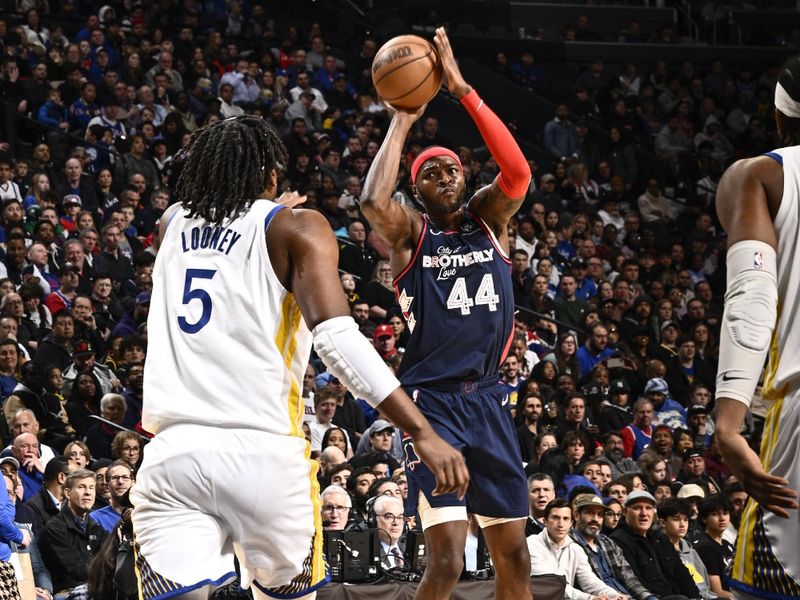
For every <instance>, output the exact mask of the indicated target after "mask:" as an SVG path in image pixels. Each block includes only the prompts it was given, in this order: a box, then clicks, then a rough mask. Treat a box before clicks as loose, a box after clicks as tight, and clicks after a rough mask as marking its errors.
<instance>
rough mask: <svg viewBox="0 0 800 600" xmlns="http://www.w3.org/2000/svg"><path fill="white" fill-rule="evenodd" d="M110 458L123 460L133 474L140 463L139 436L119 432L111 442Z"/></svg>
mask: <svg viewBox="0 0 800 600" xmlns="http://www.w3.org/2000/svg"><path fill="white" fill-rule="evenodd" d="M87 451H88V448H87ZM111 458H113V459H115V460H124V461H125V462H126V463H128V464H129V465H130V467H131V468H132V469H133V470H134V472H135V471H136V469H138V468H139V463H140V462H141V461H142V442H141V437H140V436H139V434H137V433H134V432H133V431H120V432H119V433H118V434H117V435H116V436H114V441H113V442H111Z"/></svg>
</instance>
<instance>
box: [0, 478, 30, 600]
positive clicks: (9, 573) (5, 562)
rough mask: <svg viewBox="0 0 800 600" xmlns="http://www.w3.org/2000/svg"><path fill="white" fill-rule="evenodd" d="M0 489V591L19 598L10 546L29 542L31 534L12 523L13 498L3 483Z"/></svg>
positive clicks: (22, 545) (8, 596) (23, 545)
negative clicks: (0, 489) (11, 543)
mask: <svg viewBox="0 0 800 600" xmlns="http://www.w3.org/2000/svg"><path fill="white" fill-rule="evenodd" d="M2 488H3V490H2V491H0V593H2V594H3V595H5V596H6V597H7V598H19V597H20V596H19V589H18V587H17V577H16V575H15V573H14V566H13V565H12V564H11V562H10V559H11V548H10V547H9V543H10V542H13V543H15V544H17V545H19V546H21V547H23V548H24V547H26V546H27V545H28V544H30V543H31V534H30V532H29V531H28V530H27V529H25V528H20V527H17V526H16V524H15V523H14V498H13V496H12V495H10V494H9V493H8V489H7V488H6V486H5V485H3V486H2Z"/></svg>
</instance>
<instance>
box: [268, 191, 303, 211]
mask: <svg viewBox="0 0 800 600" xmlns="http://www.w3.org/2000/svg"><path fill="white" fill-rule="evenodd" d="M305 201H306V197H305V195H303V196H301V195H300V194H298V193H297V192H294V191H292V190H286V191H285V192H283V193H282V194H281V195H280V196H279V197H278V198H276V199H275V202H277V203H278V204H283V205H284V206H288V207H289V208H294V207H295V206H299V205H300V204H303V203H304V202H305Z"/></svg>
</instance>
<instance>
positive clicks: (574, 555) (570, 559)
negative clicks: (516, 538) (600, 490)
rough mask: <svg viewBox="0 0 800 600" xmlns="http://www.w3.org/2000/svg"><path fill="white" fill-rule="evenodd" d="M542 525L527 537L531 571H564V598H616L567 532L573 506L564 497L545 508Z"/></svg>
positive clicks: (543, 572) (547, 572)
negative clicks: (540, 530)
mask: <svg viewBox="0 0 800 600" xmlns="http://www.w3.org/2000/svg"><path fill="white" fill-rule="evenodd" d="M544 525H545V529H544V531H542V532H541V533H538V534H536V535H532V536H529V537H528V550H529V551H530V555H531V575H552V574H555V575H563V576H564V577H566V579H567V588H566V591H565V594H564V598H568V599H570V600H592V599H593V598H594V597H595V596H605V597H607V598H619V597H620V593H619V592H618V591H617V590H615V589H614V588H612V587H610V586H608V585H606V584H605V583H604V582H603V580H602V579H600V578H599V577H597V575H595V573H594V571H592V567H591V566H590V565H589V559H588V558H587V556H586V553H585V552H584V551H583V549H582V548H581V547H580V546H579V545H578V544H576V543H575V542H574V541H573V540H572V538H571V537H570V536H569V531H570V527H571V526H572V509H570V507H569V503H568V502H567V501H566V500H564V499H563V498H556V499H555V500H552V501H551V502H550V503H549V504H548V505H547V508H545V513H544Z"/></svg>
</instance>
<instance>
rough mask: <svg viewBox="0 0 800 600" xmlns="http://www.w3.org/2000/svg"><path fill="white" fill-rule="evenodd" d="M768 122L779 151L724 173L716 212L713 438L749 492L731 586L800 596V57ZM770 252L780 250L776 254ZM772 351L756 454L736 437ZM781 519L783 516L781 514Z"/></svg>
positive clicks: (788, 70)
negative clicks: (721, 269) (718, 323)
mask: <svg viewBox="0 0 800 600" xmlns="http://www.w3.org/2000/svg"><path fill="white" fill-rule="evenodd" d="M775 108H776V110H775V120H776V122H777V126H778V131H779V132H780V134H781V136H782V137H783V141H784V144H786V147H785V148H781V149H778V150H775V151H774V152H768V153H767V154H766V155H765V156H759V157H756V158H751V159H747V160H740V161H738V162H737V163H736V164H734V165H733V166H732V167H731V168H730V169H728V171H726V173H725V175H724V176H723V178H722V180H721V181H720V185H719V189H718V191H717V211H718V213H719V218H720V221H721V223H722V226H723V227H724V228H725V230H726V231H727V232H728V257H727V265H728V275H727V279H728V290H727V293H726V295H725V313H724V316H723V323H722V335H721V337H720V356H719V375H718V376H717V390H716V397H717V416H716V419H715V420H716V440H717V444H718V446H719V449H720V452H721V453H722V456H723V457H724V459H725V462H726V463H727V464H728V465H730V467H731V469H732V470H733V472H734V474H735V475H736V477H737V478H738V479H739V480H740V481H741V482H742V484H743V485H744V487H745V489H746V490H747V491H748V493H749V494H750V495H751V497H752V498H751V500H750V502H749V503H748V505H747V507H746V508H745V510H744V513H743V514H742V521H741V525H740V526H739V536H738V539H737V544H736V558H735V560H734V564H733V572H732V578H733V581H732V582H731V588H732V590H733V592H734V596H735V597H737V598H748V597H754V596H756V597H761V598H797V597H800V551H799V550H798V544H799V543H800V518H798V514H797V507H798V505H797V490H798V489H800V448H799V447H798V436H797V432H798V430H800V361H798V358H797V351H798V348H800V328H798V324H800V314H799V313H800V266H798V265H800V249H799V247H798V243H800V219H798V214H800V58H798V57H795V58H793V59H792V60H791V61H789V63H787V65H786V66H785V67H784V68H783V70H782V71H781V72H780V74H779V76H778V85H777V87H776V89H775ZM776 250H777V252H776ZM768 351H769V364H768V365H767V371H766V374H765V376H764V384H763V389H762V394H763V396H764V397H765V398H769V399H773V400H775V401H776V402H775V404H774V405H773V406H772V408H771V409H770V411H769V413H768V414H767V420H766V424H765V426H764V436H763V440H762V443H761V460H760V462H759V457H758V456H757V455H756V454H755V452H753V451H752V450H751V449H750V447H749V446H748V445H747V442H746V441H745V439H744V438H743V437H742V436H741V435H740V431H741V428H742V423H743V422H744V418H745V415H746V414H747V411H748V410H749V407H750V401H751V399H752V397H753V392H754V391H755V387H756V384H757V382H758V377H759V375H760V373H761V367H762V365H763V364H764V359H765V357H766V356H767V353H768ZM781 517H783V518H781Z"/></svg>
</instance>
